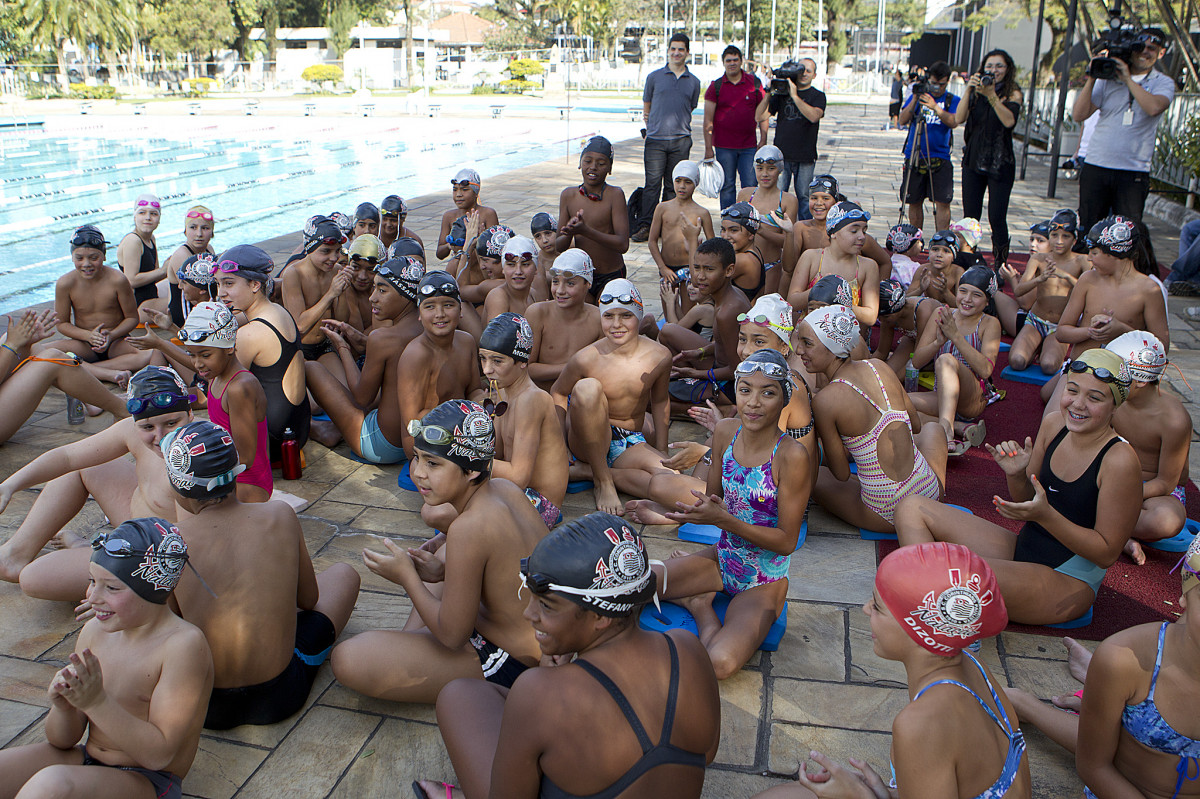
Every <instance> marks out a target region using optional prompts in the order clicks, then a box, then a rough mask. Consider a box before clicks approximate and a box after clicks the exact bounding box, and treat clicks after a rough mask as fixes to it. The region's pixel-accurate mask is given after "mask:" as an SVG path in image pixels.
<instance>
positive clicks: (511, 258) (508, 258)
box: [504, 252, 533, 264]
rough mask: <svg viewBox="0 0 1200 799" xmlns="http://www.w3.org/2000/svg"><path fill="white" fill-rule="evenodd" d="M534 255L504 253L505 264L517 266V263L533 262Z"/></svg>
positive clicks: (527, 253) (528, 253) (529, 253)
mask: <svg viewBox="0 0 1200 799" xmlns="http://www.w3.org/2000/svg"><path fill="white" fill-rule="evenodd" d="M532 260H533V253H531V252H506V253H504V263H506V264H515V263H516V262H517V261H532Z"/></svg>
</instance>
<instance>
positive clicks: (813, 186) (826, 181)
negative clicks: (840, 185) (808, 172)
mask: <svg viewBox="0 0 1200 799" xmlns="http://www.w3.org/2000/svg"><path fill="white" fill-rule="evenodd" d="M818 190H824V191H827V192H829V193H830V194H834V193H836V192H837V183H835V182H834V181H833V180H831V179H830V178H813V180H812V183H809V184H808V191H809V193H810V194H811V193H812V192H814V191H818Z"/></svg>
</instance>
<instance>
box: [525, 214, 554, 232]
mask: <svg viewBox="0 0 1200 799" xmlns="http://www.w3.org/2000/svg"><path fill="white" fill-rule="evenodd" d="M548 230H549V231H554V230H558V223H557V222H556V221H554V217H552V216H550V214H548V213H546V212H545V211H538V212H537V213H536V214H534V215H533V221H531V222H530V223H529V233H530V235H532V236H536V235H537V234H539V233H545V232H546V231H548Z"/></svg>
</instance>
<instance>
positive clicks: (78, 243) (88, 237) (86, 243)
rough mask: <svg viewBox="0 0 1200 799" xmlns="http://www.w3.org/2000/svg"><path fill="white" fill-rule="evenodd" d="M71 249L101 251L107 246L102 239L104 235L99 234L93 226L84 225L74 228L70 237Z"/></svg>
mask: <svg viewBox="0 0 1200 799" xmlns="http://www.w3.org/2000/svg"><path fill="white" fill-rule="evenodd" d="M70 244H71V246H72V247H95V248H96V249H97V250H103V249H105V247H106V246H107V245H108V242H107V241H105V239H104V234H103V233H101V232H100V231H99V230H98V229H97V228H96V227H94V226H93V225H84V226H83V227H80V228H76V230H75V233H74V235H72V236H71V242H70Z"/></svg>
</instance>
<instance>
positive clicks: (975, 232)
mask: <svg viewBox="0 0 1200 799" xmlns="http://www.w3.org/2000/svg"><path fill="white" fill-rule="evenodd" d="M950 229H951V230H953V231H954V232H955V233H958V234H959V235H961V236H962V237H963V241H965V242H966V243H967V244H968V245H969V246H970V247H971V249H972V250H973V249H975V248H976V247H978V246H979V242H980V240H982V239H983V226H981V225H980V224H979V220H978V219H972V218H971V217H969V216H968V217H964V218H962V219H960V220H958V221H957V222H951V223H950Z"/></svg>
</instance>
